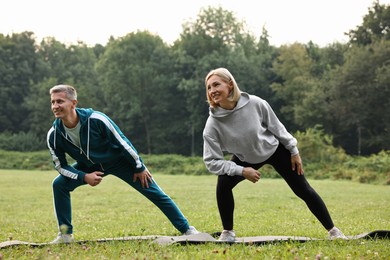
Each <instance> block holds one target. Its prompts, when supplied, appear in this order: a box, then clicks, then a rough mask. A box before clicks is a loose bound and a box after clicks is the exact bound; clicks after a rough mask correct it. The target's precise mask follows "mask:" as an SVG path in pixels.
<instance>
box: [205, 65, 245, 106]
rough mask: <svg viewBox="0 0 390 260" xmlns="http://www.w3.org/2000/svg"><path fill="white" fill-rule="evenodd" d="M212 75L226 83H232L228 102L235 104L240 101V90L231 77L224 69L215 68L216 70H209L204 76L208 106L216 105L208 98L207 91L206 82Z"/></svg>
mask: <svg viewBox="0 0 390 260" xmlns="http://www.w3.org/2000/svg"><path fill="white" fill-rule="evenodd" d="M213 75H216V76H218V77H220V78H221V79H222V80H223V81H224V82H226V83H230V82H231V83H232V85H233V89H232V91H231V93H230V96H229V97H228V100H229V101H233V102H237V101H238V100H239V99H240V96H241V90H240V88H239V87H238V85H237V82H236V80H235V79H234V77H233V75H232V74H231V73H230V72H229V71H228V70H227V69H225V68H217V69H213V70H211V71H210V72H209V73H208V74H207V76H206V78H205V80H204V83H205V85H206V97H207V102H208V103H209V105H210V106H211V107H216V106H217V104H216V103H215V102H214V101H213V100H212V98H211V97H210V95H209V92H208V90H207V80H209V78H210V77H211V76H213Z"/></svg>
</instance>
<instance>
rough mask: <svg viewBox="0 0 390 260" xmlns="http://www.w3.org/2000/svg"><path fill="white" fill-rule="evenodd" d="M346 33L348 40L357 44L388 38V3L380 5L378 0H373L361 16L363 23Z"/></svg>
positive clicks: (389, 10) (389, 15) (389, 17)
mask: <svg viewBox="0 0 390 260" xmlns="http://www.w3.org/2000/svg"><path fill="white" fill-rule="evenodd" d="M348 35H349V38H350V42H351V43H352V44H357V45H369V44H372V43H374V42H376V41H381V40H390V5H381V4H380V3H379V0H375V1H374V2H373V4H372V6H371V7H370V8H369V9H368V14H367V15H365V16H364V17H363V24H362V25H359V26H357V28H356V29H355V30H350V31H349V33H348Z"/></svg>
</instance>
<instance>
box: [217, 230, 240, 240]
mask: <svg viewBox="0 0 390 260" xmlns="http://www.w3.org/2000/svg"><path fill="white" fill-rule="evenodd" d="M218 241H224V242H234V241H236V233H234V230H224V231H222V233H221V235H220V236H219V238H218Z"/></svg>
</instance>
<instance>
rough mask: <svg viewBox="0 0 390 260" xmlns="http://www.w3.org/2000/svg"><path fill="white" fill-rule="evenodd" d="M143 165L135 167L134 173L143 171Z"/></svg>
mask: <svg viewBox="0 0 390 260" xmlns="http://www.w3.org/2000/svg"><path fill="white" fill-rule="evenodd" d="M145 168H146V167H145V165H143V164H142V167H141V168H135V170H134V173H140V172H143V171H145Z"/></svg>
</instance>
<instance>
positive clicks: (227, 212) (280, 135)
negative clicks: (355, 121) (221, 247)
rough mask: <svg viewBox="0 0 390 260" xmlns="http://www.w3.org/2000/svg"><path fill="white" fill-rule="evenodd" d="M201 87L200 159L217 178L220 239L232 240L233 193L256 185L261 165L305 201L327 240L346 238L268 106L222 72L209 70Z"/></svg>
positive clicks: (294, 142) (228, 73) (293, 142)
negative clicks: (205, 107) (204, 112)
mask: <svg viewBox="0 0 390 260" xmlns="http://www.w3.org/2000/svg"><path fill="white" fill-rule="evenodd" d="M205 85H206V96H207V100H208V103H209V105H210V110H209V118H208V119H207V122H206V125H205V128H204V131H203V140H204V151H203V160H204V163H205V165H206V167H207V169H208V170H209V171H210V172H212V173H214V174H216V175H218V183H217V191H216V193H217V203H218V209H219V214H220V216H221V220H222V225H223V231H222V233H221V235H220V237H219V240H221V241H226V242H233V241H235V233H234V230H233V212H234V197H233V191H232V190H233V188H234V187H235V186H236V185H237V184H238V183H239V182H241V181H243V180H245V179H247V180H249V181H251V182H253V183H256V182H257V181H258V180H259V179H260V172H259V171H258V170H259V169H260V168H261V167H262V166H263V165H265V164H270V165H272V166H273V167H274V168H275V170H276V171H277V172H278V173H279V174H280V175H281V176H282V177H283V179H284V180H285V181H286V182H287V184H288V185H289V186H290V188H291V189H292V190H293V192H294V193H295V194H296V195H297V196H298V197H299V198H301V199H302V200H304V201H305V203H306V204H307V206H308V208H309V209H310V211H311V212H312V213H313V214H314V215H315V216H316V218H317V219H318V220H319V221H320V222H321V224H322V225H323V226H324V227H325V228H326V229H327V230H328V232H329V237H330V238H332V239H333V238H345V236H344V235H343V233H342V232H341V231H340V230H339V229H338V228H336V227H335V226H334V225H333V221H332V218H331V217H330V215H329V212H328V210H327V208H326V205H325V203H324V202H323V201H322V199H321V197H320V196H319V195H318V194H317V193H316V191H315V190H314V189H313V188H312V187H311V186H310V185H309V183H308V182H307V180H306V178H305V176H304V175H303V168H302V161H301V157H300V155H299V151H298V148H297V140H296V139H295V138H294V137H293V136H292V135H291V134H290V133H288V132H287V130H286V128H285V127H284V126H283V124H282V123H281V122H280V121H279V119H278V118H277V117H276V115H275V113H274V112H273V110H272V108H271V107H270V105H269V104H268V103H267V102H266V101H265V100H263V99H261V98H259V97H257V96H254V95H249V94H247V93H245V92H241V91H240V89H239V88H238V85H237V83H236V81H235V79H234V78H233V76H232V74H231V73H230V72H229V71H228V70H227V69H225V68H218V69H215V70H212V71H210V72H209V73H208V74H207V76H206V78H205ZM224 153H229V154H232V155H233V156H232V158H231V160H225V159H224Z"/></svg>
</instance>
